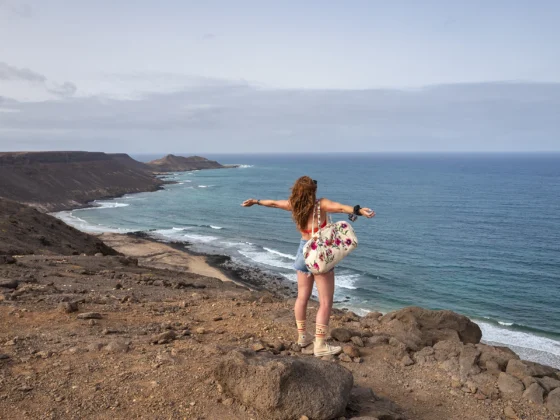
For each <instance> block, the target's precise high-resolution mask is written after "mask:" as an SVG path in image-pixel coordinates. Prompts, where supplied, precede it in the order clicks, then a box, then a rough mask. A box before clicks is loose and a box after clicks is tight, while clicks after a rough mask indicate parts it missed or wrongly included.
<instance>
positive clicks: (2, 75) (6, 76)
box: [0, 62, 47, 83]
mask: <svg viewBox="0 0 560 420" xmlns="http://www.w3.org/2000/svg"><path fill="white" fill-rule="evenodd" d="M0 80H25V81H28V82H36V83H46V81H47V78H46V77H45V76H43V75H42V74H39V73H36V72H34V71H32V70H29V69H21V68H17V67H14V66H10V65H9V64H6V63H4V62H0Z"/></svg>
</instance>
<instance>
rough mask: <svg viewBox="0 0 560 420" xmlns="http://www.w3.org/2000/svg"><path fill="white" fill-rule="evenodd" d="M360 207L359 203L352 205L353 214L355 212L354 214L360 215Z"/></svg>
mask: <svg viewBox="0 0 560 420" xmlns="http://www.w3.org/2000/svg"><path fill="white" fill-rule="evenodd" d="M361 209H362V208H361V207H360V205H359V204H356V205H355V206H354V214H355V215H356V216H361V214H360V210H361Z"/></svg>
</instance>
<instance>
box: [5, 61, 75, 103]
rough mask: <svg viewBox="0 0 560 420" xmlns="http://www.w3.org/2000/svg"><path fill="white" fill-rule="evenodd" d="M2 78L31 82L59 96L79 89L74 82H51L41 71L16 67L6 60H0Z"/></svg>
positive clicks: (69, 94) (9, 80)
mask: <svg viewBox="0 0 560 420" xmlns="http://www.w3.org/2000/svg"><path fill="white" fill-rule="evenodd" d="M2 80H4V81H7V82H14V81H23V82H29V83H31V84H33V85H38V86H40V87H41V88H42V89H44V90H46V91H47V92H48V93H51V94H53V95H55V96H59V97H67V96H72V95H73V94H74V93H76V90H77V87H76V85H75V84H74V83H72V82H64V83H62V84H59V83H56V82H49V81H48V79H47V77H46V76H44V75H42V74H40V73H37V72H35V71H33V70H30V69H27V68H18V67H14V66H11V65H9V64H7V63H4V62H0V81H2Z"/></svg>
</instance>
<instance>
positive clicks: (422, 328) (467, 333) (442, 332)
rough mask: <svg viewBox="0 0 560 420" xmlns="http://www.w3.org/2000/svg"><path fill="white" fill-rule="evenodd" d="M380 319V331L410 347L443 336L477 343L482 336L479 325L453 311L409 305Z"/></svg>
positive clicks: (431, 342)
mask: <svg viewBox="0 0 560 420" xmlns="http://www.w3.org/2000/svg"><path fill="white" fill-rule="evenodd" d="M380 322H381V325H380V330H381V331H383V332H387V333H389V334H390V335H393V336H395V337H397V338H398V339H399V340H400V341H402V342H403V343H405V344H406V345H407V346H408V347H409V348H410V349H411V350H413V351H418V350H420V349H421V348H423V347H425V346H433V345H434V344H436V343H438V342H439V341H443V340H453V341H461V342H462V343H463V344H469V343H470V344H478V343H479V342H480V339H481V337H482V331H481V330H480V328H479V326H478V325H476V324H475V323H474V322H472V321H471V320H470V319H469V318H467V317H466V316H463V315H459V314H457V313H455V312H452V311H432V310H429V309H423V308H419V307H409V308H404V309H401V310H399V311H396V312H391V313H389V314H387V315H385V316H383V317H382V318H381V320H380Z"/></svg>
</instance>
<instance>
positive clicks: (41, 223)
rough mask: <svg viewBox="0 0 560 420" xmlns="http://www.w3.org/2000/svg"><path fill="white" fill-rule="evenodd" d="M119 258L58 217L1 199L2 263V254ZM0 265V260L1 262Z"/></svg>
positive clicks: (93, 238) (0, 243) (96, 240)
mask: <svg viewBox="0 0 560 420" xmlns="http://www.w3.org/2000/svg"><path fill="white" fill-rule="evenodd" d="M82 253H86V254H88V255H93V254H96V253H101V254H103V255H116V254H117V252H116V251H115V250H114V249H112V248H111V247H109V246H107V245H105V244H104V243H103V242H102V241H101V240H99V239H98V238H95V237H93V236H91V235H88V234H87V233H84V232H80V231H79V230H77V229H74V228H73V227H71V226H68V225H67V224H65V223H64V222H62V221H61V220H58V219H57V218H56V217H53V216H50V215H48V214H44V213H41V212H39V211H38V210H37V209H35V208H33V207H29V206H26V205H23V204H20V203H16V202H15V201H10V200H5V199H2V198H0V260H2V258H5V257H3V255H6V256H8V258H10V257H9V256H12V255H23V254H59V255H72V254H82ZM0 262H1V261H0Z"/></svg>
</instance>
